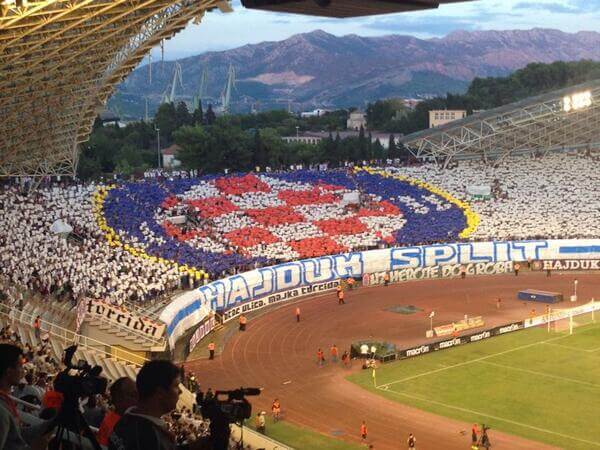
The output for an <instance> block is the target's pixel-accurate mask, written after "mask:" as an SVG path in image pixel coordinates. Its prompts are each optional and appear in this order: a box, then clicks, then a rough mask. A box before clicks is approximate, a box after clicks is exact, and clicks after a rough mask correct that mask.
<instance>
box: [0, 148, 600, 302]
mask: <svg viewBox="0 0 600 450" xmlns="http://www.w3.org/2000/svg"><path fill="white" fill-rule="evenodd" d="M593 162H594V161H593V159H591V158H590V157H585V156H581V155H580V156H572V155H568V154H565V153H563V154H553V155H548V156H546V157H544V158H539V159H536V158H530V157H522V158H513V159H505V160H504V161H502V162H500V163H498V164H497V165H496V167H490V166H488V165H485V164H483V163H482V162H475V161H464V162H461V163H460V164H459V165H457V166H456V167H455V168H453V169H440V168H439V167H437V166H435V165H431V164H424V165H416V166H408V167H392V166H387V167H385V168H384V169H382V170H381V171H380V172H375V171H370V170H328V171H313V170H297V171H292V172H278V173H269V174H258V175H255V174H246V175H243V174H236V175H231V176H222V177H220V176H204V177H200V178H188V177H173V178H163V177H161V176H160V175H158V178H157V177H152V178H150V179H149V180H146V181H141V182H135V183H123V184H120V185H117V186H115V187H114V188H111V189H109V187H108V186H102V185H96V184H89V185H79V186H70V187H64V188H61V187H58V186H54V187H51V188H45V189H39V190H36V191H33V192H31V193H29V194H28V195H25V194H24V193H22V192H20V191H19V190H18V189H17V187H15V186H10V187H6V188H5V189H4V191H3V192H2V193H1V194H0V209H1V210H2V211H3V214H2V216H1V217H0V229H2V230H4V231H3V232H2V234H0V263H1V269H0V271H1V274H2V275H3V276H4V277H5V278H6V280H7V281H8V282H9V284H10V285H12V286H19V287H21V288H26V289H28V290H30V291H34V292H39V293H40V294H41V295H42V297H47V296H48V295H51V294H52V295H53V296H54V297H60V298H66V299H70V300H71V301H72V302H73V304H75V302H76V301H77V300H78V299H80V298H83V297H90V298H98V299H103V300H105V301H109V302H111V303H116V304H131V303H137V304H139V303H142V302H146V303H147V302H148V301H151V302H153V303H157V302H158V300H157V299H159V298H161V297H163V299H164V297H165V296H168V294H169V293H170V292H173V291H174V290H176V289H180V288H181V289H188V288H191V287H193V286H197V285H198V284H200V283H204V282H206V281H207V278H208V276H207V273H210V274H211V275H212V276H213V277H219V276H222V275H226V274H230V273H233V272H235V271H241V270H248V269H251V268H255V267H258V266H263V265H268V264H273V263H276V262H281V261H287V260H293V259H297V258H303V257H312V256H320V255H324V254H334V253H340V252H344V251H349V250H364V249H368V248H375V247H377V246H382V245H385V246H389V245H414V244H423V243H432V242H440V241H444V242H445V241H457V240H461V239H469V240H493V239H500V240H501V239H527V238H536V237H545V238H585V237H593V236H597V235H598V232H599V227H600V225H599V224H598V220H597V210H595V209H594V196H595V195H596V194H595V193H596V190H597V186H598V184H599V181H600V180H599V179H598V178H599V175H598V173H597V172H596V171H595V170H594V164H593ZM531 174H534V177H533V178H532V177H531ZM423 182H426V183H423ZM473 185H475V186H489V187H490V191H491V196H490V198H489V199H488V200H472V199H471V198H470V195H469V194H468V188H469V186H473ZM352 195H355V197H356V198H360V199H361V204H360V205H356V206H353V205H352V204H349V205H348V204H346V200H345V199H347V198H348V196H350V197H352ZM350 203H351V202H350ZM467 203H469V204H470V209H472V211H473V214H474V215H477V216H478V218H479V223H478V225H477V226H474V225H473V226H471V225H470V224H469V217H468V216H469V211H468V210H467V209H468V205H467ZM573 217H577V220H576V221H575V220H572V218H573ZM178 218H183V222H184V223H183V224H182V223H178V220H177V219H178ZM58 219H60V220H62V221H64V222H66V223H67V224H69V225H70V226H72V228H73V232H72V233H71V234H70V235H69V236H70V238H69V239H65V238H64V236H61V235H60V234H53V233H52V232H51V231H50V227H51V226H52V225H53V223H54V222H55V221H57V220H58ZM469 227H471V228H470V229H468V228H469ZM467 229H468V233H466V232H465V230H467ZM467 235H468V236H467ZM73 237H75V239H74V238H73ZM8 296H9V298H10V299H11V300H12V301H15V296H16V294H15V293H14V292H12V291H11V290H9V291H8Z"/></svg>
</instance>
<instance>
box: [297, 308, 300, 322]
mask: <svg viewBox="0 0 600 450" xmlns="http://www.w3.org/2000/svg"><path fill="white" fill-rule="evenodd" d="M296 322H300V307H299V306H296Z"/></svg>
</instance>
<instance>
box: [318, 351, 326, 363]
mask: <svg viewBox="0 0 600 450" xmlns="http://www.w3.org/2000/svg"><path fill="white" fill-rule="evenodd" d="M324 362H325V354H324V353H323V350H321V349H319V350H317V364H318V365H319V367H321V366H323V363H324Z"/></svg>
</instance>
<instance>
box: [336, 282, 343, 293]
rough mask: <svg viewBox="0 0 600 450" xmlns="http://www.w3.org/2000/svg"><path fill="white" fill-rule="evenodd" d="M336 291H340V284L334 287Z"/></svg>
mask: <svg viewBox="0 0 600 450" xmlns="http://www.w3.org/2000/svg"><path fill="white" fill-rule="evenodd" d="M335 290H336V291H338V292H341V291H342V285H341V284H338V285H337V287H336V288H335Z"/></svg>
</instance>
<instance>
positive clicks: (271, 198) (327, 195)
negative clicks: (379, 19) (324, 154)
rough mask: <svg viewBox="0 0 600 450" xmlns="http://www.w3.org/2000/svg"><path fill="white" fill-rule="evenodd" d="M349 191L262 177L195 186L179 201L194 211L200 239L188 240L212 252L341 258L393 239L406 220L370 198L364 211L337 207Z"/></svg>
mask: <svg viewBox="0 0 600 450" xmlns="http://www.w3.org/2000/svg"><path fill="white" fill-rule="evenodd" d="M349 192H351V191H350V190H349V189H346V188H343V187H340V186H331V185H313V184H308V183H294V182H289V181H284V180H279V179H277V178H272V177H269V176H267V175H260V176H256V175H253V174H249V175H245V176H241V177H223V178H218V179H216V180H214V181H212V182H206V181H203V182H199V183H198V184H197V185H195V186H194V187H193V188H192V189H190V190H189V191H187V192H186V193H185V194H184V195H181V196H179V197H178V198H179V200H180V202H183V203H187V204H188V205H190V206H191V207H193V208H194V210H195V211H196V212H197V214H198V217H199V218H200V220H202V223H203V233H202V236H201V237H195V238H193V239H191V240H190V241H188V243H189V244H190V245H192V246H194V247H198V248H202V249H204V250H209V251H212V252H222V251H225V249H226V247H227V246H230V247H235V248H236V249H237V251H240V252H242V253H246V254H247V255H249V256H253V257H259V256H263V257H267V258H273V259H277V258H280V259H294V258H305V257H313V256H320V255H323V254H329V253H341V252H345V251H349V250H352V249H354V248H357V247H364V246H372V245H376V244H377V243H378V242H380V241H381V240H382V239H387V240H390V239H393V238H392V233H393V232H394V231H397V230H399V229H401V228H402V227H403V226H404V224H405V223H406V220H405V219H404V218H403V215H402V212H401V211H400V210H399V208H398V207H396V206H395V205H393V204H391V203H389V202H386V201H382V200H381V199H380V198H377V197H375V196H371V198H370V200H371V204H370V206H369V207H367V208H364V207H363V208H360V210H358V211H356V210H352V209H350V208H346V207H344V206H342V202H341V201H342V197H343V195H344V194H345V193H349Z"/></svg>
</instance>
